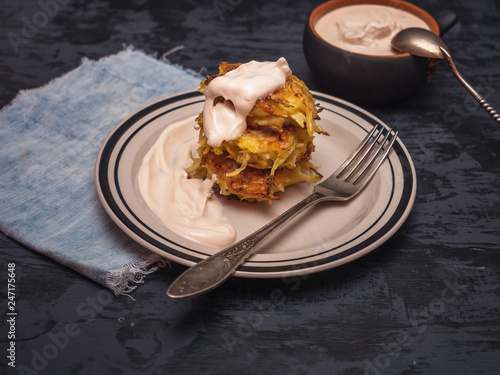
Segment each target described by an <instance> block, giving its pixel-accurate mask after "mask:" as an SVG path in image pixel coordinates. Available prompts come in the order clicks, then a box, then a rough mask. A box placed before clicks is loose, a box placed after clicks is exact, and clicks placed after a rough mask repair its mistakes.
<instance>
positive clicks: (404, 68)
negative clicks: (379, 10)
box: [303, 0, 457, 104]
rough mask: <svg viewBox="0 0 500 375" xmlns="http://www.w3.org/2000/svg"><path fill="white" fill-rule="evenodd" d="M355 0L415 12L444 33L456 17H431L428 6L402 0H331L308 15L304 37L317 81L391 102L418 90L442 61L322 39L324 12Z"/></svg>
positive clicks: (335, 90) (349, 95)
mask: <svg viewBox="0 0 500 375" xmlns="http://www.w3.org/2000/svg"><path fill="white" fill-rule="evenodd" d="M356 4H376V5H384V6H391V7H395V8H398V9H401V10H404V11H407V12H410V13H412V14H414V15H416V16H417V17H419V18H420V19H422V20H424V21H425V23H426V24H427V25H428V26H429V28H430V29H431V31H432V32H434V33H435V34H436V35H440V36H441V35H442V34H443V33H444V32H445V31H447V30H448V29H449V28H451V27H452V26H453V25H454V24H455V23H456V21H457V19H456V15H455V14H454V13H453V12H451V11H442V12H440V13H439V14H438V16H435V17H432V16H431V15H430V14H429V13H427V12H426V11H424V10H423V9H421V8H419V7H417V6H415V5H413V4H410V3H408V2H405V1H398V0H392V1H387V0H331V1H328V2H326V3H323V4H321V5H320V6H318V7H317V8H316V9H314V10H313V11H312V12H311V14H310V15H309V18H308V21H307V23H306V27H305V30H304V36H303V48H304V54H305V57H306V60H307V63H308V65H309V67H310V69H311V71H312V73H313V75H314V77H315V78H316V80H317V81H318V82H319V83H320V84H321V85H322V86H323V87H324V89H325V90H326V91H327V92H329V93H330V94H332V95H334V96H337V97H340V98H343V99H346V100H349V101H352V102H358V103H370V104H381V103H392V102H396V101H399V100H402V99H406V98H408V97H409V96H411V95H413V94H415V93H416V92H417V91H419V89H420V88H421V87H422V86H423V85H424V84H425V83H426V82H427V81H429V79H430V78H431V76H432V74H433V73H434V71H435V69H436V66H437V64H438V61H439V60H436V59H429V58H423V57H416V56H411V55H409V54H407V53H400V54H396V55H387V56H376V55H367V54H360V53H354V52H350V51H348V50H344V49H341V48H339V47H336V46H334V45H332V44H330V43H328V42H327V41H326V40H325V39H323V38H322V37H321V36H320V35H319V34H318V32H317V31H316V29H315V25H316V22H317V21H318V20H319V19H320V18H321V17H322V16H324V15H325V14H327V13H329V12H331V11H333V10H335V9H338V8H340V7H344V6H347V5H356Z"/></svg>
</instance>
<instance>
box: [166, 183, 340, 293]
mask: <svg viewBox="0 0 500 375" xmlns="http://www.w3.org/2000/svg"><path fill="white" fill-rule="evenodd" d="M324 199H325V196H324V194H322V193H321V192H318V191H315V192H313V193H312V194H311V195H309V196H308V197H307V198H305V199H303V200H301V201H300V202H298V203H297V204H295V205H294V206H292V207H291V208H289V209H288V210H287V211H285V212H284V213H282V214H281V215H280V216H278V217H277V218H276V219H274V220H272V221H271V222H269V223H268V224H266V225H265V226H263V227H262V228H260V229H258V230H257V231H255V232H254V233H252V234H250V235H249V236H247V237H245V238H244V239H242V240H240V241H238V242H236V243H235V244H234V245H231V246H229V247H226V248H225V249H223V250H221V251H219V252H217V253H215V254H213V255H211V256H209V257H208V258H205V259H204V260H202V261H200V262H199V263H197V264H195V265H194V266H192V267H190V268H188V269H187V270H186V271H185V272H184V273H182V274H181V275H180V276H179V277H178V278H177V279H175V280H174V282H173V283H172V284H171V285H170V287H169V288H168V290H167V295H168V296H169V297H172V298H183V297H191V296H196V295H199V294H202V293H205V292H208V291H210V290H212V289H213V288H215V287H216V286H218V285H220V284H221V283H222V282H224V281H225V280H226V279H227V278H228V277H229V276H231V275H232V274H233V273H234V272H235V271H236V269H237V268H238V267H239V266H240V265H241V264H242V263H243V262H244V261H245V260H247V259H248V257H249V256H250V255H252V254H253V253H254V252H255V251H256V250H257V249H258V247H259V246H260V245H262V243H263V242H264V241H265V240H268V239H269V238H271V236H273V235H275V234H276V233H277V232H278V230H279V229H281V228H282V227H283V226H284V225H285V224H286V223H288V222H289V221H290V220H291V219H293V218H294V217H295V216H297V215H298V214H299V213H301V212H302V211H304V210H305V209H307V208H308V207H310V206H312V205H313V204H315V203H317V202H319V201H321V200H324ZM329 200H331V198H329Z"/></svg>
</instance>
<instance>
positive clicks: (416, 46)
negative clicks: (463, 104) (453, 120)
mask: <svg viewBox="0 0 500 375" xmlns="http://www.w3.org/2000/svg"><path fill="white" fill-rule="evenodd" d="M392 46H393V47H394V48H395V49H397V50H399V51H401V52H407V53H409V54H411V55H415V56H422V57H429V58H435V59H445V60H446V62H447V63H448V65H449V67H450V69H451V71H452V72H453V74H455V76H456V77H457V79H458V80H459V81H460V83H461V84H462V85H463V86H464V87H465V88H466V89H467V91H469V93H470V94H471V95H472V96H473V97H474V98H475V99H476V100H477V101H478V103H479V104H480V105H481V106H482V107H483V108H484V109H485V110H486V112H488V113H489V114H490V115H491V116H492V117H493V119H494V120H495V121H496V122H497V123H500V114H498V113H497V111H495V110H494V109H493V107H492V106H491V105H489V104H488V102H486V100H484V99H483V97H482V96H481V95H479V94H478V92H477V91H476V90H474V89H473V88H472V86H471V85H469V84H468V83H467V82H466V81H465V79H463V78H462V76H461V75H460V73H459V72H458V70H457V68H456V66H455V63H454V62H453V59H452V58H451V54H450V50H449V49H448V47H447V46H446V44H444V42H443V41H442V40H441V38H439V37H438V36H437V35H436V34H434V33H433V32H431V31H429V30H426V29H421V28H417V27H412V28H409V29H404V30H401V31H400V32H399V33H397V34H396V35H395V36H394V38H393V39H392Z"/></svg>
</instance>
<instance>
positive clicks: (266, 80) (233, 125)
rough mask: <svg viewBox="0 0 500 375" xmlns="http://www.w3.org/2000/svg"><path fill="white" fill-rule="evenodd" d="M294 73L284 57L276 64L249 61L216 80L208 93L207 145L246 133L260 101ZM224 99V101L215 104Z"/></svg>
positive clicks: (205, 110)
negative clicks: (249, 116) (249, 120)
mask: <svg viewBox="0 0 500 375" xmlns="http://www.w3.org/2000/svg"><path fill="white" fill-rule="evenodd" d="M291 74H292V71H291V70H290V67H289V66H288V63H287V61H286V59H285V58H284V57H281V58H279V59H278V60H277V61H275V62H272V61H265V62H258V61H250V62H248V63H246V64H242V65H240V66H239V67H238V68H236V69H234V70H231V71H230V72H227V73H226V74H224V75H222V76H219V77H217V78H215V79H213V80H212V81H211V82H210V84H209V85H208V86H207V89H206V91H205V105H204V107H203V129H204V132H205V135H206V137H207V139H208V144H209V145H210V146H212V147H218V146H220V145H221V143H222V142H223V141H231V140H234V139H236V138H238V137H240V136H241V135H242V134H243V133H244V132H245V130H246V127H247V122H246V117H247V115H248V114H249V113H250V111H251V110H252V108H253V107H254V105H255V103H256V102H257V100H259V99H261V98H264V97H265V96H267V95H269V94H271V93H273V92H274V91H276V90H278V89H280V88H282V87H283V86H284V85H285V82H286V80H287V78H288V77H289V76H290V75H291ZM218 97H222V98H223V99H224V101H217V102H216V101H215V99H216V98H218Z"/></svg>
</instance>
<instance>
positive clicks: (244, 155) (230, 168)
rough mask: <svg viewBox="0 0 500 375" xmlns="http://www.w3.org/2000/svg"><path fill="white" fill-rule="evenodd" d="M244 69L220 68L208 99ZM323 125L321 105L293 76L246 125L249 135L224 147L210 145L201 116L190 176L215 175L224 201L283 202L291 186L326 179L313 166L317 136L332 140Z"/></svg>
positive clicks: (253, 112)
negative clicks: (220, 80) (221, 80)
mask: <svg viewBox="0 0 500 375" xmlns="http://www.w3.org/2000/svg"><path fill="white" fill-rule="evenodd" d="M240 65H241V64H228V63H226V62H222V63H220V65H219V74H216V75H213V76H208V77H207V79H206V80H204V81H202V82H201V84H200V86H199V87H198V90H199V91H200V92H202V93H204V92H205V89H206V88H207V86H208V85H210V82H211V81H212V80H213V79H215V78H216V77H218V76H220V75H224V74H225V73H227V72H229V71H231V70H233V69H236V68H237V67H238V66H240ZM217 101H224V98H221V97H220V98H216V101H215V103H217ZM215 105H217V104H215ZM317 119H319V117H318V114H317V108H316V103H315V99H314V98H313V97H312V95H311V93H310V92H309V90H308V88H307V87H306V85H305V84H304V82H302V81H301V80H299V79H298V78H297V77H295V76H294V75H291V76H290V77H289V78H288V79H287V81H286V83H285V86H284V87H283V88H281V89H279V90H277V91H275V92H273V93H272V94H270V95H267V96H266V97H265V98H262V99H259V100H258V101H257V102H256V103H255V106H254V107H253V108H252V110H251V111H250V113H249V114H248V116H247V119H246V120H247V129H246V131H245V132H244V133H243V134H242V135H241V136H240V137H239V138H237V139H235V140H232V141H223V142H222V144H221V145H220V146H219V147H212V146H210V145H208V143H207V138H206V136H205V134H204V132H203V113H202V114H200V115H199V116H198V117H197V119H196V121H197V123H198V125H199V127H200V135H199V140H198V142H199V148H198V151H197V153H198V155H197V156H196V157H194V158H193V159H194V163H193V165H192V166H191V167H190V168H188V170H187V172H188V173H189V174H190V175H191V176H192V177H195V178H212V176H213V175H215V184H214V188H215V189H218V191H219V193H220V194H222V195H235V196H237V197H238V198H239V199H241V200H248V201H272V200H277V199H279V197H278V196H277V195H276V194H277V193H278V192H280V191H284V190H285V187H286V186H289V185H291V184H295V183H297V182H305V181H308V182H318V181H319V180H320V179H321V175H320V174H319V173H318V172H317V170H316V167H315V166H313V165H312V164H311V162H310V158H311V154H312V152H313V151H314V145H313V138H314V133H315V132H317V133H323V134H326V132H324V131H323V129H322V128H321V127H319V126H318V125H316V123H315V120H317Z"/></svg>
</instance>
